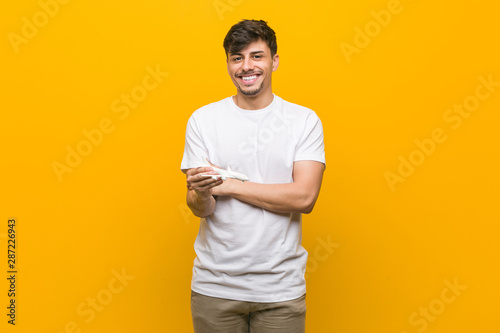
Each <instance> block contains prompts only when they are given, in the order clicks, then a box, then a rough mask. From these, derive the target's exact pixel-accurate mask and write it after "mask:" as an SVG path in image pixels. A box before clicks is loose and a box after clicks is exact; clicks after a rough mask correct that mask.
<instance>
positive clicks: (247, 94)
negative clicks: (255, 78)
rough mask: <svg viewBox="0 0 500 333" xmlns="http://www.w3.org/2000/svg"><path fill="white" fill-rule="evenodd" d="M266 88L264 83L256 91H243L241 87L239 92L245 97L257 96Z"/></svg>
mask: <svg viewBox="0 0 500 333" xmlns="http://www.w3.org/2000/svg"><path fill="white" fill-rule="evenodd" d="M263 88H264V82H262V83H261V84H260V87H259V88H256V89H253V90H243V89H242V88H241V87H240V86H238V90H239V91H240V92H241V93H242V94H243V95H245V96H255V95H257V94H258V93H259V92H261V91H262V89H263Z"/></svg>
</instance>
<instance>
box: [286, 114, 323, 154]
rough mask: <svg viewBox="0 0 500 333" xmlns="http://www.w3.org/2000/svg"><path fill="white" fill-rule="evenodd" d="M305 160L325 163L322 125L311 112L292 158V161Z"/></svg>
mask: <svg viewBox="0 0 500 333" xmlns="http://www.w3.org/2000/svg"><path fill="white" fill-rule="evenodd" d="M306 160H308V161H318V162H321V163H326V161H325V146H324V142H323V125H322V124H321V120H320V119H319V118H318V116H317V115H316V113H314V112H313V111H311V113H309V115H308V116H307V119H306V121H305V125H304V131H303V132H302V136H301V137H300V140H299V142H298V145H297V149H296V152H295V158H294V161H306Z"/></svg>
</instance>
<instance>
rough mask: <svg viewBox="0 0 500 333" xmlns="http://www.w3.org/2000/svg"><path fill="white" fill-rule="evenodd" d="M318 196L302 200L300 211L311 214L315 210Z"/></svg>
mask: <svg viewBox="0 0 500 333" xmlns="http://www.w3.org/2000/svg"><path fill="white" fill-rule="evenodd" d="M316 198H317V197H316V196H314V197H311V198H306V199H304V200H302V204H301V205H300V208H299V213H302V214H310V213H311V212H312V211H313V208H314V205H315V204H316Z"/></svg>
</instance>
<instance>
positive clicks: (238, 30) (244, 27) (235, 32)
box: [223, 20, 278, 57]
mask: <svg viewBox="0 0 500 333" xmlns="http://www.w3.org/2000/svg"><path fill="white" fill-rule="evenodd" d="M259 39H262V40H263V41H264V42H266V44H267V46H269V49H270V50H271V56H272V57H273V56H274V55H275V54H276V52H278V44H276V34H275V33H274V30H273V29H271V28H270V27H269V26H268V25H267V22H266V21H263V20H243V21H240V22H238V23H236V24H235V25H233V26H232V27H231V29H229V31H228V33H227V35H226V38H224V44H223V45H224V50H225V51H226V57H227V56H228V54H229V53H235V52H239V51H241V50H243V49H245V47H247V46H248V44H250V43H252V42H255V41H257V40H259Z"/></svg>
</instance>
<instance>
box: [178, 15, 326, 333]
mask: <svg viewBox="0 0 500 333" xmlns="http://www.w3.org/2000/svg"><path fill="white" fill-rule="evenodd" d="M224 49H225V51H226V61H227V70H228V73H229V76H230V77H231V80H232V81H233V83H234V85H235V86H236V88H237V92H236V95H235V96H232V97H228V98H226V99H223V100H221V101H219V102H216V103H212V104H209V105H206V106H204V107H202V108H200V109H198V110H197V111H196V112H194V113H193V115H192V116H191V118H190V119H189V121H188V125H187V129H186V144H185V148H184V156H183V159H182V163H181V169H182V171H183V172H185V173H186V176H187V187H188V191H187V204H188V206H189V207H190V208H191V210H192V211H193V213H194V214H195V215H196V216H199V217H200V218H201V220H200V231H199V233H198V237H197V238H196V241H195V252H196V255H197V257H196V259H195V261H194V267H193V279H192V283H191V288H192V292H191V312H192V317H193V325H194V330H195V333H208V332H210V333H222V332H230V333H239V332H242V333H243V332H245V333H247V332H252V333H264V332H266V333H267V332H282V333H294V332H297V333H298V332H304V330H305V313H306V305H305V292H306V286H305V279H304V272H305V267H306V261H307V252H306V251H305V250H304V248H303V247H302V246H301V239H302V224H301V223H302V222H301V214H302V213H306V214H307V213H310V212H311V211H312V209H313V207H314V204H315V202H316V199H317V197H318V194H319V191H320V187H321V181H322V177H323V171H324V169H325V153H324V147H323V129H322V125H321V122H320V120H319V118H318V117H317V115H316V114H315V113H314V112H313V111H312V110H309V109H307V108H305V107H302V106H299V105H296V104H292V103H289V102H286V101H284V100H283V99H281V98H280V97H278V96H276V95H274V94H273V93H272V87H271V86H272V84H271V83H272V74H273V72H274V71H276V69H277V68H278V64H279V56H278V55H277V54H276V52H277V44H276V36H275V33H274V31H273V30H272V29H271V28H270V27H269V26H268V25H267V23H266V22H265V21H257V20H244V21H241V22H239V23H237V24H235V25H234V26H233V27H232V28H231V29H230V30H229V32H228V33H227V35H226V38H225V39H224ZM204 157H206V158H207V159H208V160H209V161H211V162H213V163H214V165H217V166H220V167H223V168H226V167H228V166H229V167H230V168H231V169H232V170H234V171H236V172H239V173H242V174H245V175H246V176H247V177H248V178H249V179H250V181H247V182H242V181H239V180H237V179H231V178H227V179H226V180H222V179H221V178H220V177H213V178H211V177H207V174H212V175H217V173H216V172H215V171H213V169H212V168H211V167H206V166H203V160H202V158H204ZM205 163H206V162H205Z"/></svg>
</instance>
